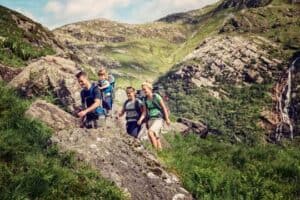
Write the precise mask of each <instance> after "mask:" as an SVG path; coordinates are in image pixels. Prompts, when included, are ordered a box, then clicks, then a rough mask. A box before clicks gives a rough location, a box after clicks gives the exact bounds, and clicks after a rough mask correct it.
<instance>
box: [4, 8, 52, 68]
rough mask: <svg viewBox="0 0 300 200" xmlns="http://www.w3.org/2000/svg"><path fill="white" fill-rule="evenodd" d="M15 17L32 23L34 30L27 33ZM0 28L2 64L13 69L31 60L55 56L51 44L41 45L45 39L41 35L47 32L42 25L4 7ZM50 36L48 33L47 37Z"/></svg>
mask: <svg viewBox="0 0 300 200" xmlns="http://www.w3.org/2000/svg"><path fill="white" fill-rule="evenodd" d="M13 15H14V16H15V18H18V19H19V20H25V21H28V22H30V23H32V24H33V25H34V26H33V25H32V26H33V27H32V30H31V31H26V30H24V29H22V28H20V27H18V25H17V23H16V21H15V20H14V19H13ZM0 27H1V29H0V62H1V63H3V64H5V65H9V66H12V67H21V66H24V65H25V63H26V61H28V60H30V59H33V58H38V57H41V56H45V55H48V54H54V50H53V49H52V48H51V46H50V45H49V44H46V43H45V44H40V43H41V41H42V37H43V36H41V35H40V34H41V33H42V32H44V33H45V32H46V30H45V29H43V27H42V26H41V25H39V24H35V23H34V22H32V21H31V20H30V19H28V18H26V17H24V16H22V15H20V14H18V13H16V12H14V11H11V10H8V9H7V8H4V7H2V6H0ZM50 34H51V33H46V35H50ZM49 37H50V36H49Z"/></svg>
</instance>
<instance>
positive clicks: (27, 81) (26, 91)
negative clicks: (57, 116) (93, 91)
mask: <svg viewBox="0 0 300 200" xmlns="http://www.w3.org/2000/svg"><path fill="white" fill-rule="evenodd" d="M78 71H79V69H78V68H77V67H76V64H75V63H74V62H73V61H71V60H66V59H64V58H60V57H55V56H46V57H43V58H41V59H38V60H37V61H35V62H33V63H31V64H30V65H29V66H27V67H26V68H25V69H24V70H23V71H22V72H21V73H20V74H19V75H18V76H16V77H15V78H14V79H13V80H12V81H11V82H10V83H9V85H10V86H12V87H15V88H17V89H18V90H19V91H20V92H21V93H22V94H23V95H24V96H26V97H34V96H47V95H52V96H54V97H55V98H57V99H58V101H59V103H60V104H61V105H62V106H65V107H67V108H68V109H69V110H70V111H73V110H74V108H75V107H76V106H78V105H80V90H81V89H80V86H79V84H78V83H77V80H76V78H75V74H76V73H77V72H78Z"/></svg>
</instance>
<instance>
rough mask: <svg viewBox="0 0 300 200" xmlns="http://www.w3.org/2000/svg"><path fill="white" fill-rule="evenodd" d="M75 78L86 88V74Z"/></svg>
mask: <svg viewBox="0 0 300 200" xmlns="http://www.w3.org/2000/svg"><path fill="white" fill-rule="evenodd" d="M77 80H78V83H79V85H80V87H81V88H88V82H89V81H88V79H87V77H86V76H80V77H79V78H78V79H77Z"/></svg>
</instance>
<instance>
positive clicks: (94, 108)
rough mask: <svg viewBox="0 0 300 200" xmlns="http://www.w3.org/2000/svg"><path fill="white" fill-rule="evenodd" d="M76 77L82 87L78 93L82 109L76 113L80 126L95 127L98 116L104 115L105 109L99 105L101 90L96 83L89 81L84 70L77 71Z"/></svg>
mask: <svg viewBox="0 0 300 200" xmlns="http://www.w3.org/2000/svg"><path fill="white" fill-rule="evenodd" d="M76 78H77V80H78V83H79V84H80V86H81V88H82V91H81V93H80V95H81V103H82V111H80V112H79V113H78V116H79V117H80V119H81V122H82V125H81V127H86V128H97V127H98V124H97V121H98V119H99V116H101V115H105V110H103V108H102V107H101V101H102V98H101V92H100V90H99V88H98V86H97V84H92V83H91V82H90V81H89V79H88V77H87V74H86V73H85V72H82V71H81V72H79V73H78V74H76Z"/></svg>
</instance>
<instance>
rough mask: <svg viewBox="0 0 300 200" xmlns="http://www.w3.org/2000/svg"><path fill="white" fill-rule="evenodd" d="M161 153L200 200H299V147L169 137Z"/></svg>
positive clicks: (168, 164) (192, 137) (191, 137)
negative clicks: (166, 146) (166, 147)
mask: <svg viewBox="0 0 300 200" xmlns="http://www.w3.org/2000/svg"><path fill="white" fill-rule="evenodd" d="M167 140H168V141H169V143H170V144H171V147H170V148H169V149H165V150H164V151H163V152H161V153H159V157H160V159H161V160H163V161H164V162H165V163H166V165H167V166H168V168H169V169H170V170H172V171H174V172H175V173H178V174H179V176H180V178H181V179H182V181H183V184H184V186H185V187H186V188H187V189H188V190H189V191H190V192H191V193H192V194H193V196H194V197H195V198H196V199H230V200H231V199H272V200H273V199H284V200H287V199H299V195H300V167H299V166H300V156H299V154H298V152H299V147H286V148H285V147H280V146H275V145H265V146H262V145H255V146H251V147H250V146H245V145H232V144H228V143H224V142H218V141H217V140H216V139H215V138H214V137H213V136H210V137H209V138H208V139H206V140H203V139H200V138H198V137H197V136H194V135H190V136H188V137H183V136H180V135H175V136H174V135H169V136H168V137H167Z"/></svg>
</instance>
